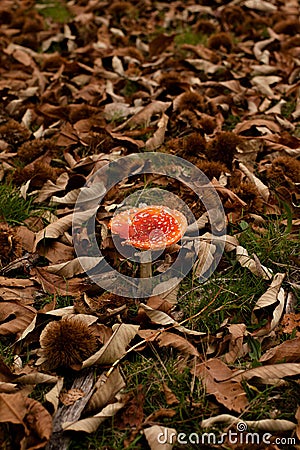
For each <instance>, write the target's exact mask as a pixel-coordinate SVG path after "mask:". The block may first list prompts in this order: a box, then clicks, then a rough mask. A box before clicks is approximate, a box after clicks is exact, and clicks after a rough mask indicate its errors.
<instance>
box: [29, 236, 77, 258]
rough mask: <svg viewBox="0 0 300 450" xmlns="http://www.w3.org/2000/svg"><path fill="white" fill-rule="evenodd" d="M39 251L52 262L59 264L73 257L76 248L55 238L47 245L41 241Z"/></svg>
mask: <svg viewBox="0 0 300 450" xmlns="http://www.w3.org/2000/svg"><path fill="white" fill-rule="evenodd" d="M37 253H38V254H39V255H40V256H43V257H44V258H46V259H48V261H50V263H52V264H59V263H62V262H65V261H70V260H71V259H73V257H74V248H73V247H72V246H70V245H66V244H63V243H62V242H58V241H55V240H53V241H51V242H49V241H48V242H47V244H46V245H43V242H41V243H40V244H39V246H38V251H37Z"/></svg>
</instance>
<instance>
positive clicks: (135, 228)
mask: <svg viewBox="0 0 300 450" xmlns="http://www.w3.org/2000/svg"><path fill="white" fill-rule="evenodd" d="M109 228H110V229H111V232H112V233H113V234H118V235H119V236H120V237H121V238H122V239H125V242H124V244H130V245H132V246H133V247H135V248H139V249H141V250H162V249H164V248H165V247H168V246H170V245H172V244H175V243H176V242H178V241H179V240H180V239H181V238H182V236H183V235H184V233H185V231H186V229H187V220H186V217H185V216H184V215H183V214H182V213H181V212H179V211H177V210H171V209H169V208H167V207H166V206H157V205H152V206H146V207H143V208H131V209H129V210H127V211H123V212H121V213H119V214H117V215H116V216H114V217H113V218H112V219H111V221H110V223H109Z"/></svg>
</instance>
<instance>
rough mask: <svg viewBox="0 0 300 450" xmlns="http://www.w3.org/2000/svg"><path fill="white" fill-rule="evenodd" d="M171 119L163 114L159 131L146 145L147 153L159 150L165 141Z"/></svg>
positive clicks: (159, 123) (158, 126)
mask: <svg viewBox="0 0 300 450" xmlns="http://www.w3.org/2000/svg"><path fill="white" fill-rule="evenodd" d="M168 122H169V117H168V116H167V115H166V114H162V116H161V118H160V119H159V121H158V123H157V130H156V131H155V132H154V134H153V136H152V137H150V138H149V139H148V140H147V141H146V144H145V147H146V150H147V151H150V152H151V151H154V150H156V149H157V148H159V147H160V146H161V145H162V143H163V142H164V140H165V133H166V129H167V126H168Z"/></svg>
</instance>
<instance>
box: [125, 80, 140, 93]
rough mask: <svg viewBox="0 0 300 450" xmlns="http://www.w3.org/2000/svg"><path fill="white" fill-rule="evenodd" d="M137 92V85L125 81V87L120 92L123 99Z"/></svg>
mask: <svg viewBox="0 0 300 450" xmlns="http://www.w3.org/2000/svg"><path fill="white" fill-rule="evenodd" d="M138 90H139V87H138V85H137V83H135V82H134V81H131V80H126V82H125V86H124V87H123V89H122V90H121V94H123V95H124V96H125V97H131V96H132V95H133V94H135V93H136V92H137V91H138Z"/></svg>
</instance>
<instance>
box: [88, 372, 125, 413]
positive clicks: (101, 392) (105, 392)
mask: <svg viewBox="0 0 300 450" xmlns="http://www.w3.org/2000/svg"><path fill="white" fill-rule="evenodd" d="M125 386H126V384H125V381H124V378H123V377H122V375H121V373H120V371H119V369H118V368H116V369H115V370H114V371H113V372H112V373H111V374H110V376H109V377H107V376H106V375H105V374H104V373H103V374H102V375H100V377H99V378H98V380H97V381H96V383H95V386H94V393H93V395H92V397H91V398H90V400H89V402H88V404H87V406H86V408H85V410H86V411H87V412H91V411H97V410H99V409H102V408H104V407H105V405H107V404H108V403H111V402H112V401H113V399H114V397H115V396H116V394H117V393H118V392H119V391H120V390H121V389H123V388H124V387H125Z"/></svg>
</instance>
